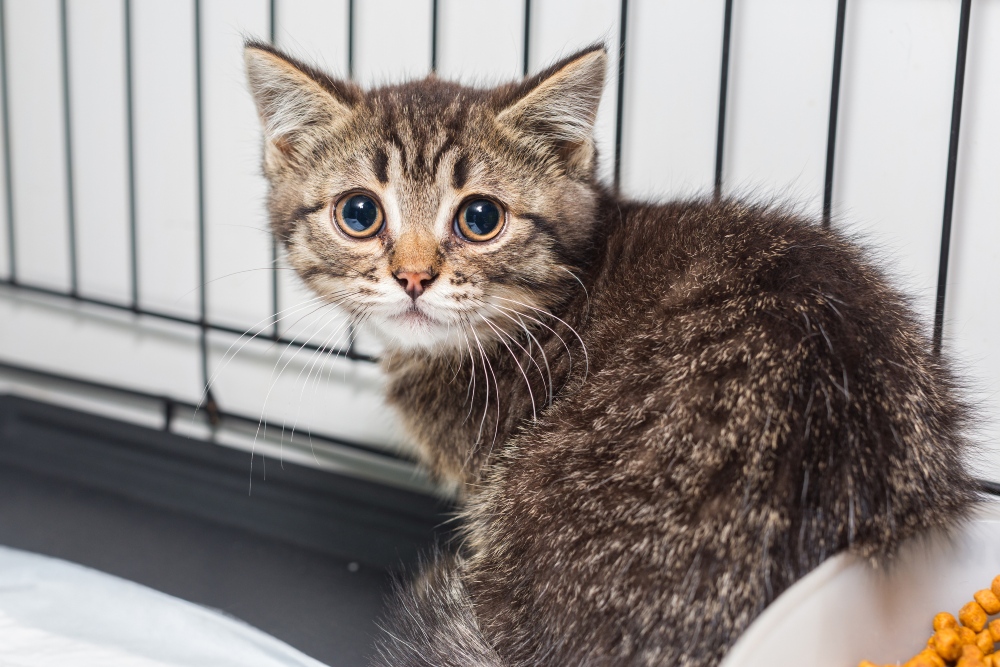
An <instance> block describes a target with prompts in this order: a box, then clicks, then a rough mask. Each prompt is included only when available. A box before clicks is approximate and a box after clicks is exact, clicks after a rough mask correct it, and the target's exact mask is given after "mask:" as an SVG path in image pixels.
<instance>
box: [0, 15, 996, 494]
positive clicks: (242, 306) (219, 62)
mask: <svg viewBox="0 0 1000 667" xmlns="http://www.w3.org/2000/svg"><path fill="white" fill-rule="evenodd" d="M201 5H202V29H203V41H202V47H203V67H204V69H203V72H202V73H203V77H204V78H203V83H204V89H203V90H204V93H205V95H204V105H205V106H204V111H205V116H204V121H205V125H204V129H205V145H204V151H205V152H204V157H205V162H204V165H205V185H206V200H205V203H206V218H205V222H206V229H207V232H208V245H207V260H208V275H207V279H208V280H209V281H212V282H210V283H209V286H208V297H209V299H208V300H209V314H210V317H211V319H212V320H213V321H216V322H220V323H225V324H229V325H232V326H237V327H240V328H241V329H242V328H248V327H250V326H252V325H254V323H257V322H261V324H263V325H267V324H269V320H270V317H269V316H270V308H271V279H272V275H273V274H272V272H271V268H270V262H271V245H270V243H271V242H270V238H269V237H268V235H267V230H266V223H267V221H266V217H265V210H264V196H265V184H264V182H263V179H262V178H261V177H260V174H259V170H260V166H259V163H260V136H259V129H258V121H257V118H256V114H255V111H254V108H253V105H252V101H251V99H250V96H249V93H248V92H247V90H246V84H245V80H244V74H243V69H242V68H243V64H242V49H241V42H242V39H243V38H244V34H245V33H246V34H251V35H254V36H257V37H261V38H266V37H267V36H268V34H269V33H270V24H269V21H270V2H268V0H203V1H202V3H201ZM531 5H532V16H531V34H530V39H529V42H530V43H529V54H530V61H529V65H530V70H531V71H533V72H534V71H538V70H539V69H541V68H542V67H544V66H547V65H548V64H551V63H552V62H553V61H554V60H555V59H557V58H558V57H560V56H564V55H567V54H569V53H572V52H573V51H575V50H577V49H579V48H582V47H585V46H587V45H589V44H591V43H593V42H594V41H597V40H602V41H604V42H605V43H606V44H607V45H608V46H609V47H610V51H611V52H612V62H611V65H610V67H609V81H608V85H607V88H606V91H605V98H604V100H603V103H602V106H601V110H600V114H599V119H598V129H597V132H598V141H599V147H600V150H601V173H602V175H603V176H604V177H605V178H606V179H608V180H610V178H611V174H612V167H613V157H614V155H613V153H614V151H613V147H614V133H615V111H616V109H615V106H616V97H615V96H616V86H617V82H616V81H615V77H616V74H617V63H616V62H614V59H615V57H616V50H617V47H618V35H619V29H618V20H619V12H620V5H619V3H618V1H617V0H584V1H577V0H535V2H532V3H531ZM973 5H974V6H973V21H972V41H971V45H970V51H969V70H968V81H967V87H966V106H965V115H964V119H963V127H962V149H961V152H960V156H959V157H960V163H959V172H958V190H957V193H956V209H955V230H954V246H953V253H952V268H951V280H950V284H949V292H948V312H947V314H948V318H947V321H946V327H945V340H946V349H947V350H948V351H949V352H950V353H952V354H954V355H955V356H957V357H958V358H959V359H961V360H962V361H963V363H965V364H966V366H967V367H968V370H969V371H970V372H971V373H972V377H973V378H974V380H973V382H974V386H975V388H976V390H977V392H978V393H977V394H976V398H977V400H980V401H982V404H983V405H984V406H986V408H987V410H988V411H989V414H990V415H992V416H993V417H996V416H998V415H1000V398H998V397H1000V347H998V345H997V344H996V343H995V342H994V340H995V338H996V336H995V335H994V332H995V331H996V330H997V329H998V326H1000V319H998V318H1000V315H998V314H997V313H998V309H997V308H996V307H995V304H996V303H997V299H996V296H995V293H996V291H997V290H998V288H1000V269H998V268H997V267H998V266H1000V256H998V255H997V250H996V248H997V247H1000V225H997V224H996V218H997V214H996V211H998V210H1000V199H998V197H1000V194H998V192H1000V188H997V186H996V184H997V183H1000V158H998V157H997V156H998V155H1000V124H998V123H997V122H995V119H996V118H1000V86H998V85H997V83H996V82H997V81H1000V40H998V37H997V36H998V35H1000V3H998V2H996V0H973ZM6 7H7V26H6V29H7V35H8V44H7V48H8V53H9V60H8V69H9V81H8V83H9V86H10V92H11V131H12V136H13V145H12V157H13V160H14V174H13V176H14V194H15V204H16V206H17V210H16V213H17V215H16V221H17V225H18V236H19V243H18V259H19V260H20V265H21V267H22V270H23V271H22V277H24V278H26V279H29V280H32V281H38V282H41V283H43V284H47V285H53V286H56V287H60V288H65V287H68V247H67V235H66V202H65V196H64V190H65V183H64V179H65V162H64V159H65V146H64V143H63V138H62V123H63V116H62V80H61V69H60V68H61V55H60V50H59V49H60V44H59V41H58V39H59V23H58V2H56V1H55V0H43V1H41V2H39V1H29V0H8V2H7V4H6ZM276 8H277V35H278V42H279V46H282V47H285V48H288V49H290V50H291V51H292V52H293V53H294V54H296V55H298V56H300V57H302V58H304V59H306V60H308V61H310V62H313V63H316V64H318V65H320V66H321V67H323V68H325V69H327V70H329V71H331V73H333V74H334V75H345V74H346V70H347V59H348V53H347V34H348V33H347V30H348V26H347V23H346V18H347V2H346V0H335V1H333V2H326V1H325V0H278V2H277V5H276ZM723 8H724V0H711V1H704V2H703V1H701V0H633V1H632V2H630V3H629V9H630V15H629V21H628V23H629V25H628V45H629V46H628V48H629V51H628V55H627V60H626V66H627V72H626V87H625V94H626V98H625V118H624V120H625V123H624V135H623V186H624V189H625V191H626V192H628V193H630V194H634V195H637V196H652V197H660V196H674V195H687V194H693V193H704V192H708V191H710V190H711V187H712V182H713V176H714V164H715V133H716V122H717V117H716V114H717V109H718V94H719V80H718V77H719V69H720V56H721V50H722V43H721V42H722V28H723ZM70 10H71V13H70V24H69V27H70V32H71V40H70V48H71V74H72V80H71V82H72V98H71V102H72V107H73V112H74V116H73V128H72V129H73V152H74V172H73V173H74V176H75V179H76V180H75V183H76V211H77V216H78V225H79V233H80V239H79V247H80V255H79V257H80V276H81V286H82V287H83V289H84V290H85V292H86V293H88V294H93V295H95V296H102V297H112V298H116V299H123V298H128V296H129V294H130V289H131V285H130V283H129V274H128V248H127V241H128V238H127V235H126V234H125V229H126V226H127V223H128V215H127V195H128V190H127V179H126V175H127V172H126V171H125V169H126V164H127V163H126V160H125V151H126V145H125V138H126V134H125V127H124V113H125V97H124V87H123V80H124V79H123V77H124V72H123V66H124V62H123V60H122V58H123V54H124V41H123V37H124V35H123V32H124V25H123V23H122V19H123V14H122V4H121V3H120V2H118V1H117V0H100V2H99V3H98V2H87V1H85V0H70ZM523 11H524V3H523V2H522V1H521V0H502V1H499V2H487V1H486V0H474V1H464V0H441V2H440V7H439V34H438V37H439V42H438V64H439V73H440V74H441V75H442V76H443V77H446V78H447V77H458V78H460V79H461V80H463V81H466V82H474V81H486V82H488V81H496V80H497V79H506V78H511V77H516V76H519V74H520V70H521V67H522V57H523V47H524V45H523V43H522V40H523V23H522V21H523ZM132 12H133V14H132V22H131V25H132V34H133V47H132V55H133V78H132V82H133V86H134V104H135V149H136V172H135V175H136V204H137V224H138V243H139V250H140V252H139V269H140V293H141V302H142V303H141V305H142V306H143V307H146V308H155V309H158V310H164V311H169V312H174V313H180V314H184V315H186V316H189V317H197V314H198V286H199V285H198V269H197V248H198V243H197V241H198V236H197V221H198V208H197V173H196V152H195V150H196V141H195V108H196V106H195V63H194V42H193V37H194V14H193V2H191V1H190V0H133V2H132ZM958 15H959V2H958V0H865V1H864V2H850V3H848V20H847V30H846V41H845V51H844V71H843V81H842V91H841V118H840V125H839V134H838V146H837V153H836V158H837V162H836V172H835V181H834V214H835V219H834V224H836V225H840V226H842V227H846V228H847V229H850V230H855V231H860V232H861V233H863V234H865V235H867V236H868V237H869V238H870V239H872V240H874V241H875V242H877V243H878V244H880V246H881V247H882V249H883V253H882V255H883V256H884V257H886V258H887V262H888V265H889V267H890V269H891V270H893V271H895V272H896V273H898V274H900V275H901V276H903V277H904V278H906V279H908V280H909V284H910V286H911V287H915V288H916V289H917V290H918V294H919V296H920V300H919V301H918V303H919V304H920V307H921V310H922V312H923V314H924V315H925V316H926V322H927V328H928V331H929V330H930V321H931V314H932V312H933V309H932V307H931V306H932V299H933V288H934V284H935V282H936V275H937V257H938V247H939V246H938V244H939V242H940V225H941V213H942V204H943V194H944V184H945V170H946V164H945V163H946V157H947V150H948V133H949V122H950V113H951V96H952V85H953V76H954V64H955V41H956V37H957V30H958ZM733 18H734V24H733V42H732V61H731V70H730V77H731V78H730V82H731V87H730V90H729V101H730V102H729V110H728V118H727V127H726V146H725V163H724V168H725V169H724V182H725V187H726V190H727V191H734V190H735V191H737V192H739V191H745V190H748V189H753V191H754V192H756V193H757V194H759V195H761V196H770V195H774V194H777V195H778V197H779V198H789V197H790V198H791V199H792V200H793V201H796V202H798V203H804V204H805V205H806V206H807V208H808V210H809V211H811V212H814V213H818V212H819V210H820V205H821V197H822V183H823V168H824V162H825V153H826V129H827V128H826V125H827V114H828V111H829V106H828V103H829V87H830V78H831V64H832V55H833V39H834V27H835V26H834V23H835V18H836V2H835V0H827V1H826V2H822V3H820V2H815V3H804V2H794V1H792V0H741V1H740V2H737V3H736V10H735V12H734V17H733ZM355 19H356V25H355V31H354V36H355V47H356V48H355V69H356V73H357V74H358V78H359V79H360V81H362V82H363V83H365V84H372V83H376V82H385V81H398V80H401V79H404V78H406V77H408V76H424V75H425V74H427V72H428V71H429V69H430V60H431V36H430V35H431V2H430V0H414V1H408V0H356V16H355ZM0 168H2V165H0ZM0 178H2V171H0ZM2 191H3V188H0V206H2V204H3V199H2V196H3V192H2ZM0 213H2V211H0ZM4 243H5V234H0V272H2V271H3V266H4V264H5V263H6V262H5V260H6V255H5V253H4V252H3V248H4ZM278 276H279V283H280V292H279V300H278V302H279V308H282V309H284V310H283V312H282V313H281V315H280V316H281V317H284V318H285V319H283V320H282V322H281V323H280V329H281V331H282V332H283V334H285V335H288V336H290V337H296V338H297V339H298V340H301V341H311V342H312V343H313V344H325V345H334V344H336V343H338V342H339V343H340V344H344V343H346V341H347V338H346V331H347V329H346V326H345V319H344V317H343V315H342V313H339V312H337V311H335V310H334V309H333V308H329V307H326V308H319V309H317V308H316V306H317V305H318V304H316V303H311V302H310V299H312V296H311V295H310V294H309V293H308V292H307V291H306V290H304V289H303V288H302V287H301V285H300V284H299V282H298V280H297V279H296V278H295V277H294V275H293V273H292V272H291V271H289V270H288V269H287V267H286V266H285V265H284V264H283V262H282V261H281V260H280V259H279V273H278ZM0 297H2V298H0V349H2V350H3V355H2V356H3V358H4V359H6V360H11V361H15V362H18V363H23V364H26V365H30V366H36V367H39V368H44V369H47V370H52V371H56V372H60V373H65V374H69V375H78V376H86V377H91V378H94V379H97V380H101V381H105V382H111V383H116V384H122V385H126V386H132V387H137V388H141V389H144V390H147V391H152V392H156V393H169V394H172V395H174V396H176V397H177V398H180V399H183V400H190V401H194V400H197V399H198V397H199V396H200V394H201V391H202V388H203V387H202V386H201V377H200V372H201V371H200V361H199V357H198V340H197V331H196V330H193V328H190V327H183V326H175V325H164V324H163V323H158V321H157V320H142V322H141V323H139V324H138V325H137V324H136V319H135V318H133V317H132V316H130V315H127V314H121V313H118V314H108V315H98V316H95V315H94V314H93V312H92V309H83V310H81V309H79V308H77V309H74V308H68V309H67V308H66V307H65V305H62V306H60V302H58V301H51V300H44V299H43V300H38V299H32V298H26V297H17V296H16V293H6V292H5V293H4V294H3V295H0ZM97 312H98V313H101V312H104V311H97ZM88 313H89V314H88ZM265 328H266V327H265ZM266 331H267V333H268V334H269V333H270V329H269V328H266ZM234 339H235V337H233V336H230V335H227V334H219V333H213V334H212V335H211V336H210V358H209V366H210V368H211V369H212V371H213V372H214V371H219V374H218V378H217V382H216V385H215V392H216V396H217V397H218V399H219V401H220V404H221V405H222V407H223V408H224V409H227V410H231V411H234V412H240V413H245V414H248V415H260V414H263V415H264V416H266V417H267V418H268V419H269V420H271V421H273V422H276V423H278V424H281V423H283V422H284V423H286V424H287V425H288V427H289V429H290V428H291V426H292V425H293V424H294V425H295V429H296V431H297V432H298V433H300V434H301V433H307V432H308V431H309V430H310V429H311V430H313V431H315V432H323V433H330V434H334V435H340V436H341V437H345V438H350V439H355V440H360V441H364V442H370V443H384V444H387V445H398V444H400V443H402V442H403V441H404V440H405V438H403V436H401V435H400V430H399V428H398V426H397V424H396V422H395V420H394V419H393V418H392V416H391V414H390V413H388V412H387V411H386V409H385V407H384V405H383V403H382V401H381V399H380V397H379V396H380V394H379V392H380V386H381V378H380V377H379V374H378V372H377V369H375V368H374V367H372V366H368V365H364V364H356V363H352V362H347V361H344V360H339V359H333V358H329V357H328V356H326V355H316V354H314V353H313V352H312V351H310V350H301V351H297V350H296V349H295V348H292V349H289V350H283V349H282V348H281V347H280V346H274V345H272V344H271V343H270V342H262V341H253V342H250V343H248V344H247V345H246V346H245V347H244V348H243V349H242V350H241V351H240V352H239V354H238V355H236V357H235V359H232V360H229V359H228V358H225V360H224V355H225V354H226V351H227V349H228V348H229V347H230V344H231V343H233V341H234ZM362 340H363V349H364V350H370V351H372V352H377V350H378V348H377V345H375V344H373V343H372V342H371V339H370V338H363V339H362ZM241 344H242V343H237V345H236V346H235V347H234V348H233V350H236V349H237V348H239V346H240V345H241ZM285 362H288V365H287V367H286V368H284V370H281V369H282V368H283V366H284V364H285ZM279 371H280V372H279ZM993 423H994V425H995V424H996V421H994V422H993ZM189 427H190V428H195V427H193V426H190V424H188V425H181V424H179V425H178V428H184V429H188V428H189ZM296 440H297V441H299V442H301V440H300V437H299V436H297V437H296ZM984 442H985V443H986V444H987V447H986V449H984V452H985V455H984V457H983V460H981V461H979V462H978V463H977V465H978V466H979V467H978V470H980V471H982V474H984V475H989V476H991V477H992V478H994V479H1000V429H997V428H995V427H994V428H993V430H988V431H987V432H985V434H984ZM300 451H302V450H300ZM305 451H308V449H306V450H305Z"/></svg>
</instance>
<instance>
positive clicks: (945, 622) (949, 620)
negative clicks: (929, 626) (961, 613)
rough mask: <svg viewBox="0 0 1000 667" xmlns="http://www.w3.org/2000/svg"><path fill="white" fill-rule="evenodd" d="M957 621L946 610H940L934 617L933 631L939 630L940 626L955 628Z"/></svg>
mask: <svg viewBox="0 0 1000 667" xmlns="http://www.w3.org/2000/svg"><path fill="white" fill-rule="evenodd" d="M957 627H958V621H956V620H955V617H954V616H952V615H951V614H949V613H948V612H946V611H942V612H941V613H940V614H937V615H936V616H935V617H934V632H937V631H938V630H941V629H942V628H957Z"/></svg>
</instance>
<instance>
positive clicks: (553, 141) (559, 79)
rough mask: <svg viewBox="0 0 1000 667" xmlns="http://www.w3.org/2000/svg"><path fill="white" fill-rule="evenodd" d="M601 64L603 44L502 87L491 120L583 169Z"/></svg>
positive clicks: (589, 156) (587, 163)
mask: <svg viewBox="0 0 1000 667" xmlns="http://www.w3.org/2000/svg"><path fill="white" fill-rule="evenodd" d="M607 67H608V56H607V52H606V51H605V49H604V46H603V45H600V44H598V45H595V46H592V47H590V48H588V49H584V50H583V51H580V52H579V53H576V54H574V55H572V56H570V57H569V58H566V59H565V60H562V61H560V62H558V63H556V64H555V65H553V66H552V67H550V68H548V69H547V70H545V71H543V72H541V73H539V74H536V75H535V76H533V77H531V78H530V79H528V80H526V81H525V82H524V83H522V84H520V85H519V86H516V87H515V88H514V89H513V90H508V91H505V92H506V93H507V94H506V95H504V97H505V98H506V99H505V100H503V101H502V104H503V106H502V108H501V110H500V112H499V113H498V114H497V120H498V121H499V122H500V124H501V125H503V126H506V127H507V128H509V129H510V130H513V131H514V132H515V133H516V134H517V135H519V136H521V137H522V138H524V139H527V140H528V141H529V142H530V143H532V144H535V145H538V146H540V147H546V148H548V149H549V150H555V151H557V152H558V153H559V154H560V155H561V156H562V157H563V158H564V159H565V160H566V162H567V167H568V168H569V169H571V170H574V171H576V170H581V169H582V170H585V171H587V172H589V171H591V170H592V169H593V163H594V153H595V150H594V140H593V134H594V121H595V120H596V118H597V107H598V105H599V104H600V102H601V93H602V92H603V91H604V78H605V74H606V71H607Z"/></svg>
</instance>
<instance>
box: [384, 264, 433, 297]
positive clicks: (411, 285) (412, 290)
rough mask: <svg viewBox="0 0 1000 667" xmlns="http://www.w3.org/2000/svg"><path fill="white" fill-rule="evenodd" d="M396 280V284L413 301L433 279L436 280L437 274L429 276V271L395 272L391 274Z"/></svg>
mask: <svg viewBox="0 0 1000 667" xmlns="http://www.w3.org/2000/svg"><path fill="white" fill-rule="evenodd" d="M392 275H393V276H394V277H395V278H396V282H397V283H399V286H400V287H402V288H403V289H404V290H405V291H406V293H407V294H409V295H410V298H411V299H413V300H414V301H416V300H417V297H418V296H420V295H421V294H423V293H424V292H425V291H426V290H427V288H428V287H430V285H431V283H432V282H434V279H435V278H437V274H431V273H430V272H429V271H396V272H395V273H394V274H392Z"/></svg>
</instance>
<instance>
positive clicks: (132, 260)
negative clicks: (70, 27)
mask: <svg viewBox="0 0 1000 667" xmlns="http://www.w3.org/2000/svg"><path fill="white" fill-rule="evenodd" d="M122 9H123V13H124V16H123V20H124V24H125V25H124V28H125V31H124V32H125V146H126V160H127V161H128V221H129V272H130V273H131V278H132V310H133V311H135V312H139V233H138V216H137V214H136V211H137V205H136V192H135V99H134V96H133V87H132V0H124V2H123V3H122Z"/></svg>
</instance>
